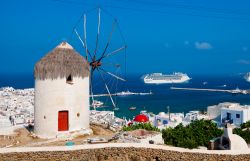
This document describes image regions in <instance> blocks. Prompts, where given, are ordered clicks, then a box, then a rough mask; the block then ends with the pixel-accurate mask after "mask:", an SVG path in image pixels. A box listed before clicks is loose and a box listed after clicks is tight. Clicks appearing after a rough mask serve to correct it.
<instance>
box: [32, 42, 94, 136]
mask: <svg viewBox="0 0 250 161" xmlns="http://www.w3.org/2000/svg"><path fill="white" fill-rule="evenodd" d="M89 70H90V69H89V64H88V62H87V61H86V60H85V59H84V58H83V57H82V56H81V55H80V54H79V53H77V52H76V51H75V50H74V49H73V48H72V46H70V45H69V44H68V43H66V42H62V43H61V44H60V45H58V46H57V47H56V48H55V49H53V50H52V51H51V52H50V53H48V54H47V55H46V56H45V57H43V58H42V59H41V60H40V61H39V62H37V63H36V65H35V69H34V74H35V109H34V117H35V122H34V132H35V134H36V135H37V136H39V137H42V138H54V137H57V136H60V135H64V134H68V133H69V132H72V131H86V132H88V130H89Z"/></svg>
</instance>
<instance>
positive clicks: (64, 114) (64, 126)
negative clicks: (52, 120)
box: [58, 111, 69, 131]
mask: <svg viewBox="0 0 250 161" xmlns="http://www.w3.org/2000/svg"><path fill="white" fill-rule="evenodd" d="M68 116H69V112H68V111H59V112H58V131H68V130H69V118H68Z"/></svg>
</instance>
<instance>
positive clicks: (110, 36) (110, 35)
mask: <svg viewBox="0 0 250 161" xmlns="http://www.w3.org/2000/svg"><path fill="white" fill-rule="evenodd" d="M116 23H117V21H116V20H114V22H113V25H112V30H111V32H110V34H109V38H108V42H107V44H106V46H105V48H104V51H103V53H102V56H101V57H100V59H99V60H98V61H101V60H102V59H103V57H104V55H105V53H106V51H107V49H108V46H109V44H110V41H111V38H112V35H113V32H114V31H115V26H116Z"/></svg>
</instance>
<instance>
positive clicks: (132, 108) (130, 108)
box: [128, 106, 136, 110]
mask: <svg viewBox="0 0 250 161" xmlns="http://www.w3.org/2000/svg"><path fill="white" fill-rule="evenodd" d="M128 109H129V110H136V107H133V106H132V107H129V108H128Z"/></svg>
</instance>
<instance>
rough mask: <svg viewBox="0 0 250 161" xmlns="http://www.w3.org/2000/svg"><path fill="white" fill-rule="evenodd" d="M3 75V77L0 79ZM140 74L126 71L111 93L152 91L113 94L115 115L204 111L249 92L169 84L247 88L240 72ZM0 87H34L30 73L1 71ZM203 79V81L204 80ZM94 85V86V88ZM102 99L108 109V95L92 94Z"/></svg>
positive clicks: (246, 100)
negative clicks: (176, 80)
mask: <svg viewBox="0 0 250 161" xmlns="http://www.w3.org/2000/svg"><path fill="white" fill-rule="evenodd" d="M3 76H4V79H3ZM141 76H142V75H141V74H128V75H127V81H126V82H125V83H122V84H118V87H117V89H115V90H114V89H113V88H111V87H110V88H111V89H113V91H112V92H113V93H115V92H121V91H127V90H128V91H131V92H150V91H152V92H153V95H145V96H140V95H131V96H113V99H114V101H115V103H116V105H117V107H118V108H119V110H118V111H115V115H116V116H118V117H121V118H123V117H126V118H128V119H132V118H133V117H134V116H135V115H137V114H139V113H140V111H142V110H147V111H148V112H153V113H155V114H157V113H159V112H167V106H169V107H170V112H173V113H176V112H184V113H187V112H189V111H192V110H198V111H206V109H207V106H211V105H216V104H218V103H222V102H236V103H240V104H250V95H248V94H247V95H234V94H231V93H225V92H208V91H185V90H171V89H170V87H172V86H174V87H191V88H212V89H236V88H240V89H250V83H249V82H247V81H245V79H244V78H243V75H237V74H235V75H226V74H225V75H201V74H200V75H190V77H191V78H192V79H191V80H190V81H189V82H188V83H182V84H160V85H156V84H152V85H151V84H150V85H149V84H145V83H144V82H143V80H142V79H141ZM1 77H2V78H0V87H6V86H10V87H13V88H15V89H24V88H34V76H33V75H32V74H26V75H25V74H16V75H15V74H14V75H10V74H9V75H1ZM204 82H206V84H204ZM97 88H98V89H97ZM93 90H94V94H101V93H107V92H106V90H105V88H104V86H103V85H99V86H97V87H96V88H95V89H93ZM95 99H96V100H99V101H102V102H104V107H101V108H98V110H108V111H112V110H113V106H112V104H111V101H110V99H109V98H108V97H99V98H95ZM129 107H136V110H129Z"/></svg>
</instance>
